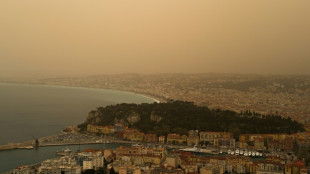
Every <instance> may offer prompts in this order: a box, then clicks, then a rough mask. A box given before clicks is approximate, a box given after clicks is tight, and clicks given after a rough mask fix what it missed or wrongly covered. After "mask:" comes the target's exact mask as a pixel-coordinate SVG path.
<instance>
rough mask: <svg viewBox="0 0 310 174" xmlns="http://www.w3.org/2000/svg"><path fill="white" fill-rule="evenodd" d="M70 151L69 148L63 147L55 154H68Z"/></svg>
mask: <svg viewBox="0 0 310 174" xmlns="http://www.w3.org/2000/svg"><path fill="white" fill-rule="evenodd" d="M71 153H72V151H71V150H70V149H69V148H65V149H62V150H61V151H57V152H56V155H59V156H66V155H70V154H71Z"/></svg>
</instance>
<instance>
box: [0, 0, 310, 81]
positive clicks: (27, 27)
mask: <svg viewBox="0 0 310 174" xmlns="http://www.w3.org/2000/svg"><path fill="white" fill-rule="evenodd" d="M309 7H310V1H309V0H298V1H292V0H272V1H270V0H260V1H258V0H257V1H248V0H242V1H241V0H236V1H218V0H210V1H188V0H187V1H185V0H156V1H145V0H128V1H101V0H93V1H82V0H66V1H60V0H53V1H51V0H47V1H39V0H27V1H18V0H1V1H0V77H23V76H54V75H91V74H106V73H108V74H110V73H206V72H215V73H259V74H261V73H263V74H268V73H272V74H310V68H309V66H310V48H309V47H310V10H309Z"/></svg>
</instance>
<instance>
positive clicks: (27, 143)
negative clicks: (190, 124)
mask: <svg viewBox="0 0 310 174" xmlns="http://www.w3.org/2000/svg"><path fill="white" fill-rule="evenodd" d="M0 83H3V84H8V85H33V86H43V87H60V88H78V89H87V90H109V91H113V92H122V93H128V94H133V95H138V96H142V97H144V98H148V99H151V100H153V101H154V102H156V103H161V102H165V100H163V99H162V98H159V97H156V96H152V95H149V94H142V93H137V92H135V91H129V90H128V91H125V90H120V89H108V88H98V87H97V88H96V87H83V86H70V85H56V84H40V83H27V82H10V81H0ZM58 135H61V134H55V135H47V136H44V137H41V138H39V140H40V139H45V138H48V137H53V136H58ZM33 142H34V141H33V140H25V141H20V142H7V143H6V144H0V151H3V150H13V149H26V147H27V146H33ZM60 145H61V144H60ZM64 145H65V144H64Z"/></svg>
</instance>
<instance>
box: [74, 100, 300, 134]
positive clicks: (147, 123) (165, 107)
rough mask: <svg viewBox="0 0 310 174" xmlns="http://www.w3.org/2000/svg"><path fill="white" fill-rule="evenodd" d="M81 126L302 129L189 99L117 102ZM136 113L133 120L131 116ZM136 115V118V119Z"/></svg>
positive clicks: (168, 129)
mask: <svg viewBox="0 0 310 174" xmlns="http://www.w3.org/2000/svg"><path fill="white" fill-rule="evenodd" d="M90 114H91V115H92V116H93V117H88V119H87V120H86V122H85V123H84V124H81V125H80V127H83V126H85V125H87V124H89V123H92V124H95V125H113V124H115V123H117V122H118V123H122V124H125V125H128V126H129V127H131V128H137V129H139V130H140V131H142V132H144V133H155V134H157V135H167V134H168V133H179V134H187V132H188V131H189V130H199V131H229V132H232V133H233V134H234V137H235V138H238V136H239V134H241V133H242V134H243V133H289V134H291V133H296V132H298V131H304V128H303V125H302V124H300V123H298V122H296V121H293V120H292V119H291V118H282V117H280V116H276V115H261V114H258V113H255V114H244V113H241V114H239V113H236V112H234V111H229V110H220V109H216V110H210V109H209V108H208V107H202V106H196V105H194V103H192V102H184V101H171V102H168V103H153V104H146V103H143V104H117V105H110V106H106V107H99V108H97V110H94V111H91V113H90ZM132 116H135V117H134V118H135V119H136V120H135V121H134V122H131V121H130V118H131V117H132ZM137 118H138V119H137Z"/></svg>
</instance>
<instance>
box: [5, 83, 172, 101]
mask: <svg viewBox="0 0 310 174" xmlns="http://www.w3.org/2000/svg"><path fill="white" fill-rule="evenodd" d="M0 83H6V84H11V85H35V86H48V87H65V88H78V89H93V90H94V89H95V90H110V91H114V92H123V93H129V94H134V95H139V96H142V97H145V98H148V99H151V100H153V101H154V102H156V103H162V102H166V101H167V100H166V99H164V98H162V97H157V96H153V95H150V94H145V93H139V92H136V91H131V90H123V89H118V88H100V87H91V86H89V87H87V86H70V85H64V84H59V85H58V84H44V83H28V82H10V81H0Z"/></svg>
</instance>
